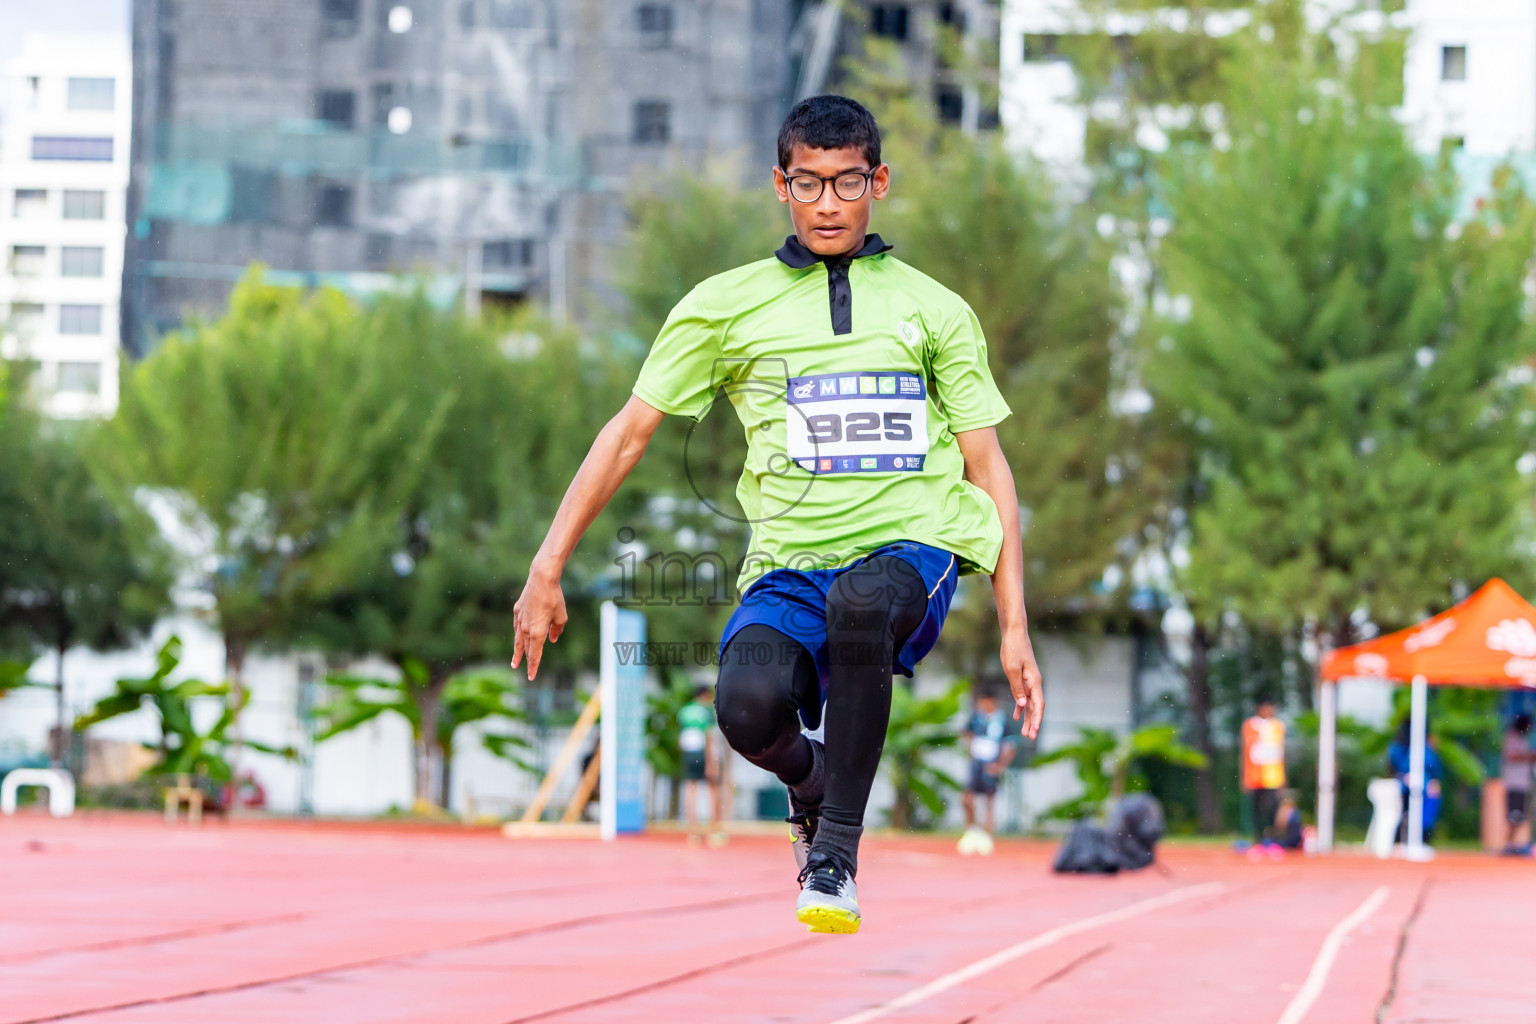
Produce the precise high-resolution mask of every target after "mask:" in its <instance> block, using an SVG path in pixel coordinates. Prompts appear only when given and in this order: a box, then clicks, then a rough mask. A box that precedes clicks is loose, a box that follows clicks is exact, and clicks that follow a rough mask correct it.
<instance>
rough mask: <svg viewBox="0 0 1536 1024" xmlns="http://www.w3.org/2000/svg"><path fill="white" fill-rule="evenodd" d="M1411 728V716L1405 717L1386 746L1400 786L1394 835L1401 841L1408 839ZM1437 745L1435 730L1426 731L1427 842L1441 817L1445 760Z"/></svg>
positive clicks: (1388, 761)
mask: <svg viewBox="0 0 1536 1024" xmlns="http://www.w3.org/2000/svg"><path fill="white" fill-rule="evenodd" d="M1411 728H1412V725H1411V722H1410V720H1409V719H1407V718H1404V719H1403V720H1402V721H1401V722H1400V723H1398V727H1397V735H1396V736H1394V737H1393V738H1392V743H1391V744H1390V745H1389V746H1388V747H1387V763H1388V765H1389V766H1390V767H1391V769H1392V774H1393V775H1395V776H1397V781H1398V783H1399V784H1400V785H1401V786H1402V789H1403V819H1402V823H1401V824H1400V825H1398V827H1397V838H1398V841H1399V842H1404V843H1406V842H1407V841H1408V810H1409V806H1410V805H1409V798H1410V795H1411V794H1410V792H1409V788H1408V770H1409V767H1410V765H1411V763H1412V762H1411V758H1410V754H1411V752H1412V749H1413V747H1412V740H1411V738H1410V735H1411V734H1410V730H1411ZM1439 746H1440V742H1439V741H1438V740H1437V739H1435V736H1434V734H1433V733H1431V734H1429V736H1428V738H1427V741H1426V743H1425V745H1424V841H1425V842H1426V843H1427V842H1429V838H1430V834H1431V833H1432V832H1433V831H1434V828H1435V824H1436V823H1437V822H1438V821H1439V820H1440V795H1441V783H1442V781H1443V780H1444V778H1445V761H1444V760H1442V759H1441V757H1440V751H1439V749H1438V747H1439Z"/></svg>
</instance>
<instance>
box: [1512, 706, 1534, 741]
mask: <svg viewBox="0 0 1536 1024" xmlns="http://www.w3.org/2000/svg"><path fill="white" fill-rule="evenodd" d="M1513 724H1514V727H1515V732H1517V733H1519V734H1520V735H1522V736H1524V735H1525V734H1526V733H1528V732H1530V731H1531V716H1530V715H1528V714H1526V713H1525V712H1524V711H1522V712H1520V713H1519V714H1518V715H1516V716H1515V721H1514V723H1513Z"/></svg>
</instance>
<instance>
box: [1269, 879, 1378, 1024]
mask: <svg viewBox="0 0 1536 1024" xmlns="http://www.w3.org/2000/svg"><path fill="white" fill-rule="evenodd" d="M1391 892H1392V890H1391V889H1390V888H1388V887H1387V886H1385V885H1383V886H1380V887H1379V888H1377V890H1376V891H1375V892H1373V893H1371V894H1370V895H1369V896H1367V897H1366V898H1365V902H1364V903H1362V904H1360V905H1359V906H1358V907H1356V908H1355V909H1354V911H1353V912H1352V913H1351V914H1350V915H1349V916H1348V917H1346V918H1344V920H1342V921H1340V922H1339V923H1338V924H1336V925H1334V926H1333V928H1332V929H1330V930H1329V932H1328V937H1327V938H1325V939H1324V940H1323V947H1322V948H1321V949H1319V950H1318V951H1317V959H1316V960H1314V961H1312V970H1310V971H1309V972H1307V980H1306V983H1305V984H1303V985H1302V986H1301V991H1300V992H1297V993H1296V997H1295V998H1294V999H1292V1000H1291V1004H1290V1005H1289V1006H1287V1007H1286V1008H1285V1012H1284V1013H1282V1014H1281V1015H1280V1019H1279V1021H1277V1022H1276V1024H1301V1021H1302V1019H1303V1018H1304V1017H1306V1015H1307V1011H1308V1010H1310V1009H1312V1004H1313V1003H1315V1002H1317V997H1318V996H1320V995H1322V994H1323V986H1324V985H1326V984H1327V983H1328V974H1329V972H1331V971H1332V970H1333V963H1334V961H1335V960H1337V959H1338V958H1339V949H1340V948H1341V947H1342V946H1343V945H1344V940H1345V938H1347V937H1348V936H1349V933H1350V932H1352V931H1354V930H1355V929H1356V928H1358V927H1360V926H1361V925H1362V924H1364V923H1365V922H1366V921H1367V920H1368V919H1369V918H1370V916H1371V915H1372V914H1374V913H1376V911H1378V910H1380V909H1381V905H1382V904H1383V903H1385V902H1386V901H1387V896H1388V895H1389V894H1390V893H1391Z"/></svg>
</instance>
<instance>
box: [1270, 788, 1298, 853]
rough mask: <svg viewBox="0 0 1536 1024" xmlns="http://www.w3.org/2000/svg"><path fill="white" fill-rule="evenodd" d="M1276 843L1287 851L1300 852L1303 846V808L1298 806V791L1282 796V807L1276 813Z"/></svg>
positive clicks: (1287, 791) (1291, 791)
mask: <svg viewBox="0 0 1536 1024" xmlns="http://www.w3.org/2000/svg"><path fill="white" fill-rule="evenodd" d="M1274 829H1275V831H1274V835H1275V842H1277V843H1279V844H1280V845H1281V847H1283V848H1284V849H1287V850H1299V849H1301V846H1302V827H1301V808H1299V807H1297V806H1296V791H1295V790H1292V789H1288V790H1286V791H1285V792H1284V793H1281V794H1280V806H1279V808H1278V809H1277V810H1276V811H1275V825H1274Z"/></svg>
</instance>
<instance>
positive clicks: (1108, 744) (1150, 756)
mask: <svg viewBox="0 0 1536 1024" xmlns="http://www.w3.org/2000/svg"><path fill="white" fill-rule="evenodd" d="M1178 735H1179V729H1178V726H1176V725H1167V724H1157V725H1144V726H1142V727H1141V728H1139V729H1133V730H1132V731H1130V732H1128V733H1125V734H1124V735H1118V736H1117V735H1116V734H1115V733H1114V732H1112V731H1110V730H1108V729H1096V728H1093V727H1092V726H1083V727H1081V728H1079V730H1078V740H1077V742H1076V743H1070V744H1067V745H1066V746H1062V747H1057V748H1056V749H1055V750H1052V751H1051V752H1050V753H1048V754H1042V755H1040V756H1038V757H1036V758H1035V760H1034V764H1035V765H1036V766H1039V765H1046V764H1052V763H1054V762H1057V761H1070V762H1071V763H1072V764H1073V766H1074V767H1076V769H1077V777H1078V780H1079V781H1080V782H1081V783H1082V785H1083V793H1082V795H1081V796H1078V797H1075V798H1073V799H1071V800H1067V801H1063V802H1062V803H1059V804H1057V805H1056V806H1054V807H1052V808H1050V809H1049V810H1047V811H1046V812H1045V815H1044V816H1045V817H1047V818H1066V819H1076V818H1082V817H1087V816H1089V815H1098V814H1102V813H1103V812H1104V810H1105V807H1106V805H1107V804H1108V803H1109V802H1110V801H1112V800H1118V799H1119V798H1120V797H1122V796H1124V795H1125V794H1126V793H1127V792H1129V791H1133V790H1142V789H1145V788H1147V783H1146V777H1145V775H1144V774H1143V773H1142V772H1141V771H1140V763H1141V762H1143V761H1161V762H1163V763H1165V764H1171V765H1178V766H1181V767H1185V768H1204V767H1206V766H1207V764H1208V761H1207V758H1206V756H1205V755H1204V754H1202V753H1200V751H1198V750H1195V749H1194V748H1193V747H1189V746H1186V745H1185V744H1183V743H1181V742H1180V741H1179V739H1178Z"/></svg>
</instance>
